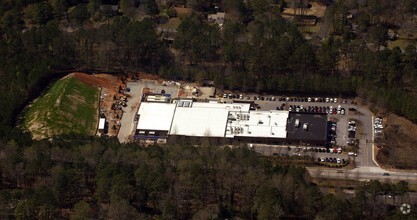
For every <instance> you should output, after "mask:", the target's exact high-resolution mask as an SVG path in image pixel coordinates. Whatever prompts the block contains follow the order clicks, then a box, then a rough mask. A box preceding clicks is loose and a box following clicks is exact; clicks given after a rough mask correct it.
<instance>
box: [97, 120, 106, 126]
mask: <svg viewBox="0 0 417 220" xmlns="http://www.w3.org/2000/svg"><path fill="white" fill-rule="evenodd" d="M105 124H106V119H105V118H100V120H99V121H98V129H104V125H105Z"/></svg>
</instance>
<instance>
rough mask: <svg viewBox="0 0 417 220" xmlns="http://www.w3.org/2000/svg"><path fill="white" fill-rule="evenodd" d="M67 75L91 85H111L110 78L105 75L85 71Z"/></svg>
mask: <svg viewBox="0 0 417 220" xmlns="http://www.w3.org/2000/svg"><path fill="white" fill-rule="evenodd" d="M67 77H74V78H76V79H77V80H79V81H80V82H82V83H84V84H87V85H89V86H101V87H106V88H108V87H111V82H110V80H109V79H108V78H107V77H105V76H104V75H101V74H100V75H89V74H85V73H80V72H75V73H71V74H69V75H68V76H67Z"/></svg>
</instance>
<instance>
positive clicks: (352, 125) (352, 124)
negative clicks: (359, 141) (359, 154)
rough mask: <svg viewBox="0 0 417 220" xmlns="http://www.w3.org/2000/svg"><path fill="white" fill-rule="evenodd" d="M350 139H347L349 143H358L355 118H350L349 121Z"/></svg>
mask: <svg viewBox="0 0 417 220" xmlns="http://www.w3.org/2000/svg"><path fill="white" fill-rule="evenodd" d="M347 130H348V138H349V139H348V140H347V144H348V145H355V144H356V139H355V137H356V121H355V120H349V122H348V127H347Z"/></svg>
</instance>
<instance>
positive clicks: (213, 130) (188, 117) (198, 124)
mask: <svg viewBox="0 0 417 220" xmlns="http://www.w3.org/2000/svg"><path fill="white" fill-rule="evenodd" d="M195 104H196V103H193V107H191V108H190V107H177V109H176V110H175V115H174V120H173V122H172V127H171V130H170V134H171V135H185V136H210V137H224V134H225V130H226V124H227V116H228V114H229V111H228V110H226V109H217V108H198V107H195Z"/></svg>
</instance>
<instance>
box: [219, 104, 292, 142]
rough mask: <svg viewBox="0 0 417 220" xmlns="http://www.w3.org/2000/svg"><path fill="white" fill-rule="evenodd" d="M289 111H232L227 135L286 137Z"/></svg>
mask: <svg viewBox="0 0 417 220" xmlns="http://www.w3.org/2000/svg"><path fill="white" fill-rule="evenodd" d="M287 118H288V111H277V110H271V111H251V112H249V113H237V112H235V113H231V114H230V115H229V122H228V126H227V129H226V137H235V136H241V137H268V138H286V136H287V132H286V126H287Z"/></svg>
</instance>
